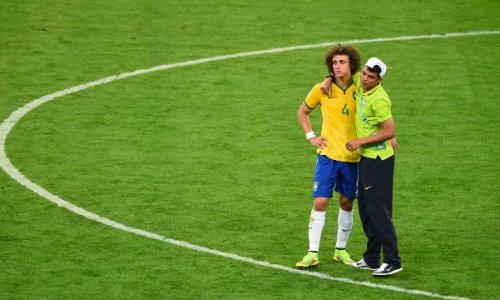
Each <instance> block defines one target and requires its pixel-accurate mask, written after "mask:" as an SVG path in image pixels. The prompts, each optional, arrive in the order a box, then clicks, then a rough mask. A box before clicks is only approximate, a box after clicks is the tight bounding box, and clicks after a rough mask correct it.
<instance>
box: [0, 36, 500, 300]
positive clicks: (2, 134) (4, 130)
mask: <svg viewBox="0 0 500 300" xmlns="http://www.w3.org/2000/svg"><path fill="white" fill-rule="evenodd" d="M497 34H500V30H495V31H473V32H462V33H460V32H457V33H447V34H431V35H418V36H401V37H392V38H376V39H365V40H350V41H343V42H327V43H321V44H314V45H299V46H293V47H285V48H273V49H268V50H260V51H250V52H241V53H236V54H230V55H220V56H214V57H209V58H202V59H196V60H191V61H186V62H180V63H174V64H168V65H160V66H156V67H152V68H149V69H142V70H136V71H133V72H127V73H122V74H119V75H113V76H109V77H106V78H102V79H99V80H96V81H92V82H89V83H84V84H81V85H77V86H74V87H71V88H68V89H65V90H62V91H58V92H55V93H52V94H49V95H46V96H43V97H40V98H38V99H35V100H33V101H30V102H29V103H27V104H25V105H24V106H22V107H20V108H19V109H17V110H16V111H14V112H13V113H12V114H11V115H10V116H9V117H8V118H7V119H5V120H4V121H3V122H2V124H1V125H0V166H1V167H2V169H3V170H4V171H5V172H6V173H7V174H8V175H9V176H10V177H12V179H14V180H15V181H17V182H18V183H20V184H21V185H23V186H25V187H26V188H27V189H29V190H31V191H33V192H35V193H36V194H38V195H40V196H41V197H43V198H45V199H47V200H49V201H50V202H53V203H55V204H57V205H58V206H60V207H63V208H65V209H67V210H69V211H71V212H74V213H76V214H78V215H81V216H83V217H85V218H87V219H89V220H93V221H96V222H99V223H101V224H104V225H107V226H110V227H112V228H115V229H119V230H123V231H126V232H131V233H134V234H137V235H141V236H144V237H147V238H151V239H155V240H159V241H162V242H165V243H168V244H172V245H176V246H180V247H184V248H188V249H192V250H196V251H200V252H205V253H210V254H213V255H217V256H222V257H226V258H230V259H234V260H238V261H242V262H247V263H250V264H254V265H258V266H262V267H267V268H272V269H277V270H283V271H287V272H290V273H296V274H301V275H308V276H313V277H317V278H322V279H328V280H332V281H339V282H344V283H349V284H354V285H361V286H366V287H371V288H377V289H384V290H390V291H394V292H400V293H405V294H413V295H421V296H428V297H434V298H441V299H468V298H462V297H456V296H445V295H440V294H435V293H431V292H427V291H421V290H408V289H404V288H399V287H396V286H391V285H384V284H376V283H371V282H367V281H355V280H351V279H348V278H341V277H333V276H330V275H327V274H322V273H318V272H308V271H301V270H296V269H293V268H290V267H286V266H282V265H277V264H272V263H269V262H265V261H259V260H255V259H252V258H248V257H243V256H239V255H236V254H232V253H227V252H221V251H218V250H213V249H210V248H207V247H202V246H198V245H194V244H190V243H187V242H184V241H179V240H174V239H170V238H167V237H164V236H161V235H158V234H155V233H151V232H147V231H144V230H141V229H137V228H134V227H130V226H127V225H124V224H121V223H117V222H115V221H113V220H110V219H107V218H104V217H101V216H99V215H97V214H95V213H92V212H89V211H87V210H85V209H83V208H81V207H78V206H76V205H74V204H72V203H70V202H68V201H65V200H63V199H61V198H59V197H58V196H56V195H54V194H52V193H50V192H48V191H47V190H45V189H44V188H43V187H41V186H39V185H37V184H36V183H34V182H32V181H31V180H30V179H29V178H27V177H26V176H24V175H23V174H22V173H21V172H20V171H19V170H18V169H17V168H16V167H15V166H14V165H13V164H12V163H11V161H10V160H9V158H8V157H7V154H6V152H5V142H6V140H7V137H8V135H9V133H10V132H11V130H12V129H13V128H14V126H15V125H16V124H17V123H18V122H19V120H21V118H22V117H24V115H26V114H27V113H29V112H30V111H32V110H33V109H35V108H37V107H38V106H41V105H42V104H44V103H47V102H49V101H52V100H54V99H56V98H59V97H62V96H65V95H69V94H73V93H77V92H79V91H82V90H85V89H88V88H91V87H95V86H99V85H103V84H106V83H110V82H113V81H116V80H120V79H125V78H129V77H133V76H138V75H142V74H146V73H152V72H156V71H162V70H167V69H173V68H178V67H184V66H191V65H197V64H203V63H208V62H212V61H219V60H227V59H233V58H240V57H247V56H257V55H264V54H272V53H281V52H287V51H294V50H301V49H311V48H320V47H330V46H331V45H333V44H336V43H341V44H367V43H380V42H391V41H408V40H420V39H438V38H453V37H464V36H478V35H497Z"/></svg>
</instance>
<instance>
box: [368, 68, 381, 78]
mask: <svg viewBox="0 0 500 300" xmlns="http://www.w3.org/2000/svg"><path fill="white" fill-rule="evenodd" d="M366 68H367V69H368V71H370V72H372V73H376V74H377V75H378V77H379V78H382V77H381V76H380V73H382V69H381V68H380V67H379V66H373V68H372V67H369V66H366Z"/></svg>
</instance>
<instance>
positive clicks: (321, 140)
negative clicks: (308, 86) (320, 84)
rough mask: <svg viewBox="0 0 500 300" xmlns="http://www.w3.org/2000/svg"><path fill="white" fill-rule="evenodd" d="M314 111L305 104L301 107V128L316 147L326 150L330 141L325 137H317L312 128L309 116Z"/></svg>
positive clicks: (299, 114)
mask: <svg viewBox="0 0 500 300" xmlns="http://www.w3.org/2000/svg"><path fill="white" fill-rule="evenodd" d="M311 111H312V109H310V108H309V107H307V106H306V105H305V104H304V103H302V104H301V105H300V107H299V111H298V112H297V119H298V120H299V124H300V126H302V129H304V133H305V134H306V138H307V140H308V141H309V143H311V145H313V146H314V147H319V148H324V147H326V146H328V141H327V140H326V138H325V137H322V136H318V137H317V136H316V135H315V134H314V131H313V129H312V126H311V120H310V119H309V114H310V113H311Z"/></svg>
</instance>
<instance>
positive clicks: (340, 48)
mask: <svg viewBox="0 0 500 300" xmlns="http://www.w3.org/2000/svg"><path fill="white" fill-rule="evenodd" d="M335 55H347V57H349V65H350V67H351V74H352V75H354V74H355V73H356V72H358V71H359V69H360V67H361V57H360V55H359V50H358V49H356V48H354V47H352V46H348V45H341V44H337V45H335V46H334V47H333V48H331V49H330V50H328V52H327V53H326V54H325V65H326V67H327V69H328V72H330V74H333V66H332V64H333V62H332V59H333V57H334V56H335Z"/></svg>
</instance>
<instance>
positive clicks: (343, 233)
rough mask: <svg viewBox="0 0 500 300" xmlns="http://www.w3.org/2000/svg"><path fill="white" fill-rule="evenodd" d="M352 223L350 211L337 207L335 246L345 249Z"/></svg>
mask: <svg viewBox="0 0 500 300" xmlns="http://www.w3.org/2000/svg"><path fill="white" fill-rule="evenodd" d="M352 223H353V220H352V211H345V210H342V209H341V208H340V207H339V219H338V224H339V227H338V230H337V245H336V246H335V248H339V249H345V248H346V247H347V240H348V239H349V235H350V234H351V229H352Z"/></svg>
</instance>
